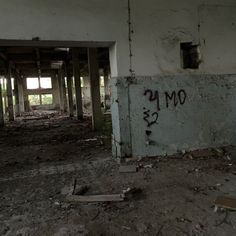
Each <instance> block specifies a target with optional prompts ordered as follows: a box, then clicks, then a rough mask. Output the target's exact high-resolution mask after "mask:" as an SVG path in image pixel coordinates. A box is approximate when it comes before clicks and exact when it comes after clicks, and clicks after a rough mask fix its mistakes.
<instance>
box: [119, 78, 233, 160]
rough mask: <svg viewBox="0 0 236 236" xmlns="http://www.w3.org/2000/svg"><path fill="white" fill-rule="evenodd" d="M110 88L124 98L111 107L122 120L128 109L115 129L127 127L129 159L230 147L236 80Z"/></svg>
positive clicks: (147, 81)
mask: <svg viewBox="0 0 236 236" xmlns="http://www.w3.org/2000/svg"><path fill="white" fill-rule="evenodd" d="M121 81H123V82H122V85H121ZM124 81H126V82H124ZM124 85H126V86H124ZM116 86H117V87H118V90H122V91H126V93H127V94H126V96H120V97H119V99H118V101H117V103H118V104H119V107H120V111H119V112H121V114H123V112H124V113H125V114H127V113H126V111H127V109H126V106H127V102H129V104H130V107H129V116H128V117H129V118H128V120H126V121H125V120H124V119H123V120H122V121H121V124H122V122H124V123H126V124H129V125H130V132H131V134H132V136H131V138H130V139H129V140H127V139H124V140H126V141H128V143H131V144H132V145H131V147H130V152H132V155H133V156H142V157H145V156H155V155H165V154H173V153H176V152H178V151H183V150H185V151H188V150H194V149H199V148H207V147H217V146H227V145H231V144H234V145H236V123H235V119H236V110H235V100H236V75H202V76H197V75H192V76H189V75H188V76H184V75H182V76H161V77H139V78H136V79H134V80H132V81H130V80H127V79H124V78H120V79H118V80H117V81H116ZM124 87H126V88H128V89H124ZM128 93H129V95H128ZM128 96H129V101H127V99H126V97H128ZM123 109H124V110H123ZM128 122H130V123H128ZM128 132H129V130H128V129H127V130H126V131H125V133H124V131H123V134H124V137H126V138H127V137H129V136H128ZM118 146H119V144H118ZM123 146H126V144H125V142H122V143H121V147H123ZM118 149H119V148H118ZM125 153H127V150H126V152H125Z"/></svg>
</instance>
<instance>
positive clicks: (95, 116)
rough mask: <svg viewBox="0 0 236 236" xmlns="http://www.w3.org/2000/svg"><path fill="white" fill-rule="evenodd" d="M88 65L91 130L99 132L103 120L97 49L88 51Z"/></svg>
mask: <svg viewBox="0 0 236 236" xmlns="http://www.w3.org/2000/svg"><path fill="white" fill-rule="evenodd" d="M88 61H89V62H88V64H89V76H90V91H91V99H92V122H93V129H94V130H100V129H101V128H102V126H103V118H102V111H101V96H100V78H99V67H98V60H97V49H96V48H89V49H88Z"/></svg>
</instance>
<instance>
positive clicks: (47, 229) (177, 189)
mask: <svg viewBox="0 0 236 236" xmlns="http://www.w3.org/2000/svg"><path fill="white" fill-rule="evenodd" d="M109 141H110V136H109V135H108V134H107V133H95V132H92V131H91V122H90V120H89V119H86V120H85V121H83V122H81V121H80V122H79V121H76V120H74V119H69V118H67V117H45V118H44V119H32V120H30V119H26V120H22V119H21V120H20V121H17V122H15V123H14V124H10V125H8V126H7V127H5V128H4V129H1V130H0V235H5V236H6V235H7V236H11V235H14V236H15V235H19V236H20V235H21V236H31V235H32V236H47V235H48V236H51V235H53V236H54V235H55V236H67V235H69V236H74V235H98V236H99V235H104V236H105V235H108V236H109V235H156V236H174V235H180V236H182V235H192V236H203V235H206V236H211V235H212V236H213V235H214V236H224V235H227V236H233V235H236V213H235V212H233V211H227V212H226V211H219V212H217V213H215V212H214V200H215V199H216V197H217V196H221V195H225V196H236V168H235V162H234V161H233V159H234V157H233V156H232V154H229V150H226V149H219V150H218V149H217V150H208V151H202V152H195V153H191V154H189V153H183V154H179V155H176V156H173V157H162V158H161V157H157V158H152V159H146V160H136V161H135V162H131V163H128V164H132V165H136V166H139V167H140V168H139V170H138V171H137V172H135V173H119V164H118V163H117V161H116V160H114V159H113V158H112V157H111V148H110V142H109ZM126 164H127V163H126ZM75 179H76V180H77V184H79V185H81V186H85V185H86V186H89V189H88V192H86V195H94V194H117V193H122V192H123V190H126V189H128V188H136V189H137V190H139V191H136V192H134V193H133V194H132V196H129V197H128V198H127V199H126V200H125V201H122V202H115V203H70V202H68V201H67V200H66V196H67V195H68V194H70V192H71V188H72V187H73V183H74V180H75Z"/></svg>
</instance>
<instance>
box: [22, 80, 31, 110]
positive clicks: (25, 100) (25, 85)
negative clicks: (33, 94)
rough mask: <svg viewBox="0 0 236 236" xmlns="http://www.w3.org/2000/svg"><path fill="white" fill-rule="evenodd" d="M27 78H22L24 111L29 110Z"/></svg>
mask: <svg viewBox="0 0 236 236" xmlns="http://www.w3.org/2000/svg"><path fill="white" fill-rule="evenodd" d="M26 80H27V78H26V77H24V78H23V81H22V82H23V83H22V85H23V96H24V111H25V112H30V110H31V109H30V103H29V98H28V91H27V81H26Z"/></svg>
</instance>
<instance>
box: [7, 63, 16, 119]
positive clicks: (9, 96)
mask: <svg viewBox="0 0 236 236" xmlns="http://www.w3.org/2000/svg"><path fill="white" fill-rule="evenodd" d="M6 69H7V76H6V77H7V105H8V117H9V121H14V119H15V118H14V108H13V93H12V85H11V65H10V64H8V65H7V68H6Z"/></svg>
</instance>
